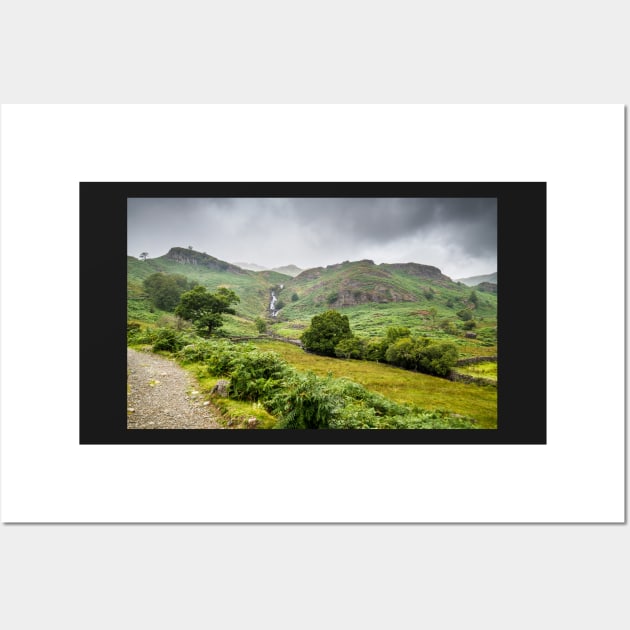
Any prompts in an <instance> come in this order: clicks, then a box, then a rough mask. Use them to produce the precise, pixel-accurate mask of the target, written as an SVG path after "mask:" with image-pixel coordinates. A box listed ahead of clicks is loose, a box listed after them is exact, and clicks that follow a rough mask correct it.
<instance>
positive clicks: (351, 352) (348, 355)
mask: <svg viewBox="0 0 630 630" xmlns="http://www.w3.org/2000/svg"><path fill="white" fill-rule="evenodd" d="M363 355H364V348H363V343H362V342H361V340H360V339H358V338H357V337H345V338H344V339H342V340H341V341H340V342H339V343H338V344H337V345H336V346H335V356H337V357H339V358H343V359H361V358H363Z"/></svg>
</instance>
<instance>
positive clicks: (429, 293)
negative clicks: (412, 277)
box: [422, 287, 435, 300]
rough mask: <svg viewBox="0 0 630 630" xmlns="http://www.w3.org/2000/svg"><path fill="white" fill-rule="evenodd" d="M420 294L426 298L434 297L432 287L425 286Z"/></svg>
mask: <svg viewBox="0 0 630 630" xmlns="http://www.w3.org/2000/svg"><path fill="white" fill-rule="evenodd" d="M422 294H423V295H424V297H425V298H426V299H427V300H432V299H433V298H434V297H435V291H434V290H433V288H432V287H427V288H426V289H425V290H424V291H423V292H422Z"/></svg>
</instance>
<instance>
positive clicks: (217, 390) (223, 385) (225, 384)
mask: <svg viewBox="0 0 630 630" xmlns="http://www.w3.org/2000/svg"><path fill="white" fill-rule="evenodd" d="M229 387H230V381H228V380H226V379H223V378H222V379H220V380H218V381H217V382H216V384H215V386H214V387H213V388H212V389H211V390H210V394H211V395H215V396H220V397H221V398H226V397H227V395H228V389H229Z"/></svg>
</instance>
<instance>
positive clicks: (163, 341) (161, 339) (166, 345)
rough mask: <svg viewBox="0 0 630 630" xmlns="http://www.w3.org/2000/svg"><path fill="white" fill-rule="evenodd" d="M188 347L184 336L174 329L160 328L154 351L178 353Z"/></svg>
mask: <svg viewBox="0 0 630 630" xmlns="http://www.w3.org/2000/svg"><path fill="white" fill-rule="evenodd" d="M185 345H186V343H185V341H184V338H183V335H182V334H181V333H178V332H177V331H176V330H173V329H172V328H158V329H157V333H156V338H155V341H154V342H153V350H168V351H169V352H177V351H178V350H181V349H182V348H183V347H184V346H185Z"/></svg>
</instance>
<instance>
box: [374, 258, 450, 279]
mask: <svg viewBox="0 0 630 630" xmlns="http://www.w3.org/2000/svg"><path fill="white" fill-rule="evenodd" d="M379 267H383V268H385V269H389V270H396V271H403V272H404V273H406V274H407V275H410V276H417V277H418V278H424V279H425V280H435V281H437V282H440V283H443V282H453V280H451V278H449V277H448V276H445V275H444V274H443V273H442V272H441V271H440V270H439V269H438V268H437V267H432V266H431V265H421V264H420V263H413V262H412V263H394V264H386V263H383V264H382V265H379Z"/></svg>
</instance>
